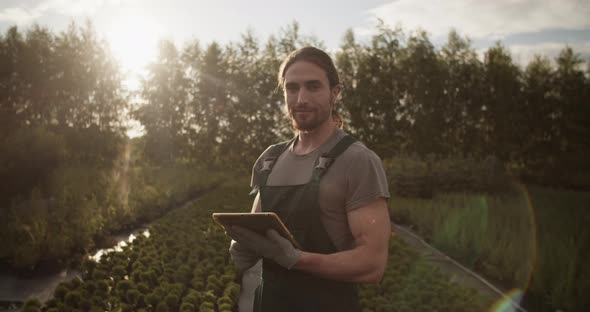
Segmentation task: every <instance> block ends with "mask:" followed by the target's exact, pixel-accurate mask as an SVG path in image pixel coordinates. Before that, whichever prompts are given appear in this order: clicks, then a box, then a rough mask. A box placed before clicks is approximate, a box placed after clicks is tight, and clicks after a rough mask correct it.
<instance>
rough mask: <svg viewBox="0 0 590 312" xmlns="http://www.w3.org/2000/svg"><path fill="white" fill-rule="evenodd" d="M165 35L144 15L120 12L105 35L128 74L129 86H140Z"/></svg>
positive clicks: (125, 72) (130, 87)
mask: <svg viewBox="0 0 590 312" xmlns="http://www.w3.org/2000/svg"><path fill="white" fill-rule="evenodd" d="M162 36H163V30H162V28H161V27H160V26H159V25H158V24H156V23H155V22H154V21H152V20H150V19H149V18H148V17H145V16H140V15H126V16H121V17H120V18H118V19H116V20H114V21H112V22H111V23H110V24H109V27H108V30H107V31H106V39H107V41H108V42H109V45H110V47H111V51H112V52H113V55H114V57H115V58H116V59H117V61H118V62H119V64H120V65H121V70H122V72H123V73H124V74H125V75H126V76H125V81H124V82H125V85H126V86H127V87H128V88H129V89H130V90H137V89H138V88H139V86H140V79H141V78H142V77H143V76H145V72H146V65H148V64H149V63H150V62H151V61H153V60H155V58H156V55H157V44H158V40H159V39H160V38H162Z"/></svg>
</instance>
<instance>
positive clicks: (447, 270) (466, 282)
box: [392, 223, 526, 312]
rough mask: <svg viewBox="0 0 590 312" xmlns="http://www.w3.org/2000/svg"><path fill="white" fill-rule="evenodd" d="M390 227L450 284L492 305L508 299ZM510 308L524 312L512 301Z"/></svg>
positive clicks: (401, 229) (397, 227)
mask: <svg viewBox="0 0 590 312" xmlns="http://www.w3.org/2000/svg"><path fill="white" fill-rule="evenodd" d="M392 226H393V228H394V231H395V235H396V236H397V237H399V238H400V239H401V240H402V241H404V242H405V243H406V244H408V245H409V246H411V247H412V248H413V249H414V250H416V251H417V252H418V253H420V255H422V257H423V259H424V260H426V261H427V262H428V263H429V264H431V265H433V266H435V267H438V268H439V269H440V271H441V272H442V273H444V274H445V275H447V276H449V279H450V280H451V281H452V282H454V283H457V284H460V285H463V286H466V287H469V288H472V289H475V290H477V291H478V292H479V293H480V294H481V295H482V296H483V297H484V298H485V299H486V300H489V302H492V303H493V302H498V301H500V300H502V299H506V298H508V297H506V296H505V295H504V292H503V291H502V290H501V289H499V288H498V287H496V286H494V285H492V284H491V283H490V282H488V281H486V280H485V279H484V278H483V277H481V276H479V275H478V274H476V273H475V272H473V271H471V270H469V269H468V268H466V267H464V266H462V265H461V264H459V263H458V262H456V261H455V260H453V259H451V258H450V257H448V256H447V255H445V254H444V253H442V252H440V251H439V250H437V249H436V248H434V247H433V246H431V245H430V244H428V243H427V242H425V241H424V240H423V239H422V238H421V237H419V236H418V235H417V234H415V233H413V232H412V231H411V230H409V229H408V228H406V227H404V226H401V225H399V224H395V223H392ZM508 299H509V298H508ZM512 306H513V307H514V311H521V312H526V310H525V309H523V308H522V307H520V306H519V305H518V303H516V302H513V301H512Z"/></svg>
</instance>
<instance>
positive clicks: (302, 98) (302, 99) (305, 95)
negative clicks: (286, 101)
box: [297, 88, 309, 103]
mask: <svg viewBox="0 0 590 312" xmlns="http://www.w3.org/2000/svg"><path fill="white" fill-rule="evenodd" d="M308 101H309V92H307V90H305V88H301V89H300V90H299V92H297V103H307V102H308Z"/></svg>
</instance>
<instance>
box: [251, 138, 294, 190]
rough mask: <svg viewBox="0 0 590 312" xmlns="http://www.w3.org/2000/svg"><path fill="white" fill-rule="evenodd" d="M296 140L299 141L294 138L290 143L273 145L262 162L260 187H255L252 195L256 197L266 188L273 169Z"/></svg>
mask: <svg viewBox="0 0 590 312" xmlns="http://www.w3.org/2000/svg"><path fill="white" fill-rule="evenodd" d="M295 139H297V137H294V138H292V139H291V140H289V141H284V142H281V143H278V144H275V145H271V146H270V147H269V151H268V152H267V155H266V157H265V158H264V159H263V160H262V169H260V178H261V179H260V185H255V186H254V189H253V190H252V191H251V192H250V195H256V193H258V190H259V189H260V188H261V187H263V186H266V181H267V180H268V175H269V174H270V172H271V171H272V167H274V165H275V163H276V162H277V159H278V158H279V156H281V154H283V153H284V152H285V151H286V150H287V148H289V145H291V143H293V141H295Z"/></svg>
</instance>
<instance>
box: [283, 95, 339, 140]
mask: <svg viewBox="0 0 590 312" xmlns="http://www.w3.org/2000/svg"><path fill="white" fill-rule="evenodd" d="M332 101H333V99H332V97H330V103H333V102H332ZM332 108H333V105H331V106H330V109H329V110H328V111H323V110H321V109H319V108H315V109H313V110H310V111H309V113H308V114H310V115H312V116H307V117H308V118H306V119H304V120H300V119H299V120H298V119H297V118H296V115H297V110H296V109H293V111H290V112H289V115H290V116H289V117H290V118H291V123H292V124H293V128H295V129H296V130H299V131H302V132H312V131H313V130H315V129H317V128H318V127H319V126H321V125H322V124H323V123H324V122H326V120H328V119H330V118H332ZM298 109H301V108H298ZM304 109H305V107H304Z"/></svg>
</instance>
